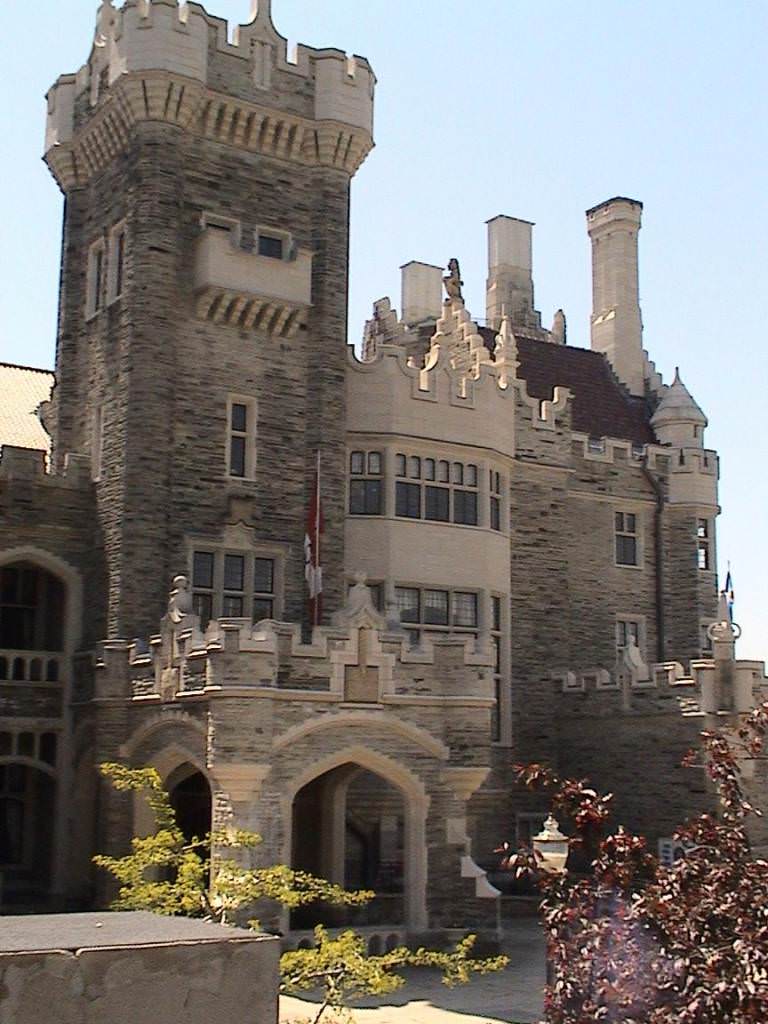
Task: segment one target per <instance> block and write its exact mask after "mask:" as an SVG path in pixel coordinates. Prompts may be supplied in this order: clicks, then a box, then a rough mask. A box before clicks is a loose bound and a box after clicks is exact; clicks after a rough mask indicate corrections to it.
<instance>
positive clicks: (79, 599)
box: [0, 545, 83, 654]
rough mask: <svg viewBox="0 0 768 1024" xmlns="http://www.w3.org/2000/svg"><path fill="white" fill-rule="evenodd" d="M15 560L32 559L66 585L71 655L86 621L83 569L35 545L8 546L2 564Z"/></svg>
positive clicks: (66, 632)
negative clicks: (84, 614) (84, 619)
mask: <svg viewBox="0 0 768 1024" xmlns="http://www.w3.org/2000/svg"><path fill="white" fill-rule="evenodd" d="M12 562H32V563H33V564H34V565H38V566H40V568H41V569H47V570H48V572H50V573H53V575H54V576H57V577H58V578H59V579H60V580H62V581H63V583H64V584H65V586H66V588H67V599H66V604H65V619H64V623H65V625H64V649H65V652H66V653H67V654H72V653H73V652H74V651H75V650H76V649H77V645H78V643H79V642H80V635H81V632H82V624H83V584H82V578H81V576H80V572H79V571H78V570H77V569H76V568H75V566H73V565H71V564H70V563H69V562H65V561H64V559H63V558H59V556H58V555H54V554H53V553H52V552H50V551H46V550H45V549H44V548H37V547H33V546H32V545H22V546H21V547H15V548H5V549H4V550H2V551H0V566H4V565H9V564H11V563H12Z"/></svg>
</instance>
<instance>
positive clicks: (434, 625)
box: [393, 582, 483, 646]
mask: <svg viewBox="0 0 768 1024" xmlns="http://www.w3.org/2000/svg"><path fill="white" fill-rule="evenodd" d="M405 591H408V592H410V593H413V594H416V595H417V603H416V605H415V608H416V614H417V616H418V618H416V619H403V618H402V617H401V618H400V624H401V626H402V628H403V629H404V630H405V631H406V633H408V635H409V640H410V642H411V645H412V646H418V645H419V644H420V643H421V640H422V638H423V636H424V635H429V634H430V633H433V634H437V633H439V634H441V635H443V636H466V637H472V638H473V639H477V638H478V637H479V636H480V633H481V631H482V616H483V611H482V608H483V591H482V590H481V589H477V588H467V587H455V586H443V585H441V584H423V583H398V582H396V583H394V585H393V598H394V603H395V608H396V609H397V610H398V611H399V612H400V613H402V610H403V605H402V603H401V600H400V596H399V595H400V593H401V592H405ZM427 594H444V595H445V597H446V600H447V613H448V614H447V622H445V623H441V622H428V621H427V614H426V609H427V608H428V607H435V605H429V603H428V601H427V596H426V595H427ZM456 595H471V596H472V597H473V598H474V609H475V623H474V625H471V626H464V625H460V624H457V623H456V622H455V621H454V620H455V617H456V616H455V596H456ZM410 607H414V606H413V605H411V606H410Z"/></svg>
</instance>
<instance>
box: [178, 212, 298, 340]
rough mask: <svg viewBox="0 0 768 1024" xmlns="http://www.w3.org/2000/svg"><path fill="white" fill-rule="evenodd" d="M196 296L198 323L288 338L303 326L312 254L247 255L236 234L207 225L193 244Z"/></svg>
mask: <svg viewBox="0 0 768 1024" xmlns="http://www.w3.org/2000/svg"><path fill="white" fill-rule="evenodd" d="M288 248H289V246H288V245H287V243H286V249H288ZM195 294H196V313H197V316H199V317H200V318H201V319H203V320H207V321H209V322H210V323H214V324H223V325H227V326H229V327H235V328H237V329H239V330H242V331H253V332H254V333H258V334H270V335H273V336H277V337H281V338H290V337H292V336H293V335H294V334H296V332H297V331H298V330H299V329H300V328H301V327H302V326H303V325H305V324H306V315H307V310H308V309H309V306H310V304H311V298H312V253H311V252H310V251H309V250H308V249H299V250H297V251H296V252H295V253H291V255H290V258H279V257H278V258H275V257H274V256H262V255H259V254H258V253H257V252H246V251H245V250H244V249H242V248H240V246H239V245H238V242H237V232H236V231H234V230H227V229H224V228H221V227H219V226H213V225H209V226H208V227H207V228H206V229H205V230H204V231H203V232H202V234H201V235H200V237H199V239H198V241H197V248H196V252H195Z"/></svg>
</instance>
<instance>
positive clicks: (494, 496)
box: [488, 469, 501, 530]
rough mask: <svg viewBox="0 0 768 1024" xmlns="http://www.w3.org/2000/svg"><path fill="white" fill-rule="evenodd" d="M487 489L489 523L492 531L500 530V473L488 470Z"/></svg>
mask: <svg viewBox="0 0 768 1024" xmlns="http://www.w3.org/2000/svg"><path fill="white" fill-rule="evenodd" d="M488 477H489V480H488V489H489V491H490V496H491V499H490V500H491V504H490V523H491V529H492V530H501V473H497V472H496V471H495V470H493V469H492V470H490V471H489V473H488Z"/></svg>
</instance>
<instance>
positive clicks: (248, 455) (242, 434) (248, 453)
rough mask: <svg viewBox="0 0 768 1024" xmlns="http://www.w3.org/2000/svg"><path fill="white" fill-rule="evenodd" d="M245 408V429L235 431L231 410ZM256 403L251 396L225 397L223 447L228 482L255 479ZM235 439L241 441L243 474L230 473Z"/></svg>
mask: <svg viewBox="0 0 768 1024" xmlns="http://www.w3.org/2000/svg"><path fill="white" fill-rule="evenodd" d="M239 405H242V406H245V410H246V420H245V429H244V430H237V429H235V428H234V425H233V410H234V407H235V406H239ZM257 414H258V403H257V401H256V399H255V398H253V397H252V396H251V395H247V396H246V395H234V394H232V395H227V409H226V418H227V419H226V424H227V431H226V441H225V446H224V458H225V470H226V476H227V478H228V479H229V480H230V481H243V480H255V479H256V461H257V449H256V439H257V433H258V420H257ZM235 438H238V439H242V440H243V452H244V465H243V469H244V472H243V474H242V475H241V474H239V473H233V472H232V442H233V440H234V439H235Z"/></svg>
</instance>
